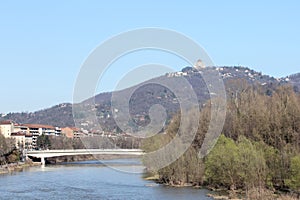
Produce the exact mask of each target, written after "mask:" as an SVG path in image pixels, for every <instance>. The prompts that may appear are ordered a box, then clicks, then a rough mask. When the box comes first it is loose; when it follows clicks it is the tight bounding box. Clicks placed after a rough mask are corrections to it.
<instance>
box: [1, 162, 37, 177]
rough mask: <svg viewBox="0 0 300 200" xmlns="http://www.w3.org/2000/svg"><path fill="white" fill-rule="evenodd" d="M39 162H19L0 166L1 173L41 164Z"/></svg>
mask: <svg viewBox="0 0 300 200" xmlns="http://www.w3.org/2000/svg"><path fill="white" fill-rule="evenodd" d="M40 165H41V163H38V162H18V163H10V164H6V165H1V166H0V175H1V174H9V173H13V172H18V171H22V170H23V169H25V168H29V167H36V166H40Z"/></svg>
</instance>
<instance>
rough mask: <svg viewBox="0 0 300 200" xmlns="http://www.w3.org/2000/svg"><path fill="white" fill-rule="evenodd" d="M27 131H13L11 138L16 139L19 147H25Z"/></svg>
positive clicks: (16, 144)
mask: <svg viewBox="0 0 300 200" xmlns="http://www.w3.org/2000/svg"><path fill="white" fill-rule="evenodd" d="M25 135H26V133H25V132H14V133H11V138H13V139H14V140H15V146H16V148H17V149H23V148H25V146H26V145H25Z"/></svg>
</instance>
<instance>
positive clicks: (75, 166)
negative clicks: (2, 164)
mask: <svg viewBox="0 0 300 200" xmlns="http://www.w3.org/2000/svg"><path fill="white" fill-rule="evenodd" d="M106 165H108V166H112V167H113V168H111V167H107V166H106ZM133 167H134V168H133ZM116 169H117V170H116ZM133 169H134V170H135V172H137V171H138V170H139V171H142V170H143V169H144V167H143V166H142V165H141V162H140V161H139V160H138V159H120V160H106V161H103V162H100V161H84V162H73V163H65V164H60V165H52V166H46V167H45V168H41V167H35V168H29V169H26V170H25V171H23V172H18V173H14V174H13V175H3V176H0V194H1V196H0V199H64V200H66V199H104V200H106V199H107V200H122V199H125V200H127V199H128V200H140V199H145V200H148V199H149V200H150V199H166V200H169V199H170V200H171V199H172V200H179V199H180V200H181V199H211V198H208V197H206V192H207V191H206V190H200V189H193V188H172V187H167V186H161V185H157V184H155V183H153V182H151V181H146V180H143V179H142V178H141V177H142V174H141V173H124V172H120V171H128V170H129V171H130V170H132V171H134V170H133Z"/></svg>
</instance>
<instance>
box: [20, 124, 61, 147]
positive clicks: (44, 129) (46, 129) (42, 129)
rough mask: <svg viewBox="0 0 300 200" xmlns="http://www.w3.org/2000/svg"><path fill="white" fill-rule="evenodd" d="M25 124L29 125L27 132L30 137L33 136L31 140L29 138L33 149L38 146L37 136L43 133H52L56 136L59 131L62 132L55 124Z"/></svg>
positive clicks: (28, 141) (28, 140)
mask: <svg viewBox="0 0 300 200" xmlns="http://www.w3.org/2000/svg"><path fill="white" fill-rule="evenodd" d="M23 126H25V127H27V134H28V137H31V141H30V139H29V138H27V140H26V141H27V143H28V145H29V144H30V143H31V147H32V149H36V148H37V138H38V137H39V136H41V135H43V134H44V135H52V136H56V135H57V134H58V133H60V130H59V129H58V128H55V127H54V126H50V125H44V124H23Z"/></svg>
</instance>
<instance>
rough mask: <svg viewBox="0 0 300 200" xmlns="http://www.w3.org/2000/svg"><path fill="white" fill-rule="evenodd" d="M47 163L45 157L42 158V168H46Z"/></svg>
mask: <svg viewBox="0 0 300 200" xmlns="http://www.w3.org/2000/svg"><path fill="white" fill-rule="evenodd" d="M45 164H46V161H45V157H41V165H42V167H45Z"/></svg>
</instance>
